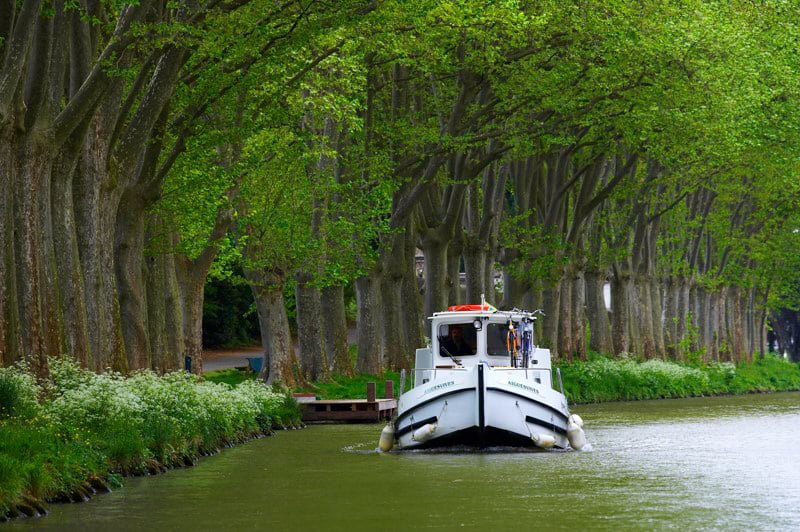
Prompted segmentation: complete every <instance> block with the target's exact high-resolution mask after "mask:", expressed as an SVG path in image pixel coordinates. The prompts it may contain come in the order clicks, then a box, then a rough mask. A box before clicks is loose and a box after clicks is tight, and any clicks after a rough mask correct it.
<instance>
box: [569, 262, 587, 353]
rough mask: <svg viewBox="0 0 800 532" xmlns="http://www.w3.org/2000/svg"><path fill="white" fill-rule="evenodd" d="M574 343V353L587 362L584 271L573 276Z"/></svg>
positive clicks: (578, 271) (578, 270)
mask: <svg viewBox="0 0 800 532" xmlns="http://www.w3.org/2000/svg"><path fill="white" fill-rule="evenodd" d="M571 283H572V332H571V334H572V343H573V346H572V348H573V353H574V355H575V356H576V357H578V358H579V359H580V360H586V280H585V276H584V272H583V270H582V269H580V268H579V269H577V270H576V271H575V273H574V274H573V276H572V279H571Z"/></svg>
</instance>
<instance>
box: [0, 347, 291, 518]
mask: <svg viewBox="0 0 800 532" xmlns="http://www.w3.org/2000/svg"><path fill="white" fill-rule="evenodd" d="M294 423H299V410H298V407H297V403H296V402H295V401H294V400H292V399H291V398H290V397H287V396H286V395H284V394H280V393H276V392H274V391H273V390H272V389H271V388H268V387H266V386H264V385H262V384H259V383H256V382H252V381H251V382H245V383H242V384H240V385H238V386H236V387H231V386H227V385H224V384H216V383H211V382H203V381H201V380H199V379H198V378H197V377H195V376H193V375H189V374H186V373H184V372H176V373H171V374H167V375H164V376H157V375H155V374H153V373H151V372H139V373H135V374H133V375H131V376H128V377H124V376H122V375H119V374H114V373H107V374H103V375H97V374H95V373H92V372H88V371H85V370H81V369H80V368H78V367H77V366H76V365H75V364H74V363H72V362H70V361H65V360H54V361H52V362H51V377H50V380H48V381H47V382H45V383H41V384H40V383H37V382H36V381H35V380H34V378H33V377H32V376H31V375H30V374H29V373H28V372H26V371H25V370H24V368H19V367H12V368H0V520H2V519H3V518H4V517H14V516H16V515H18V514H28V515H31V514H36V513H41V512H42V510H43V509H42V508H41V501H53V500H59V501H78V500H84V499H86V498H88V497H89V496H90V495H91V494H93V493H95V492H96V491H104V490H106V489H108V485H109V484H111V485H112V486H113V485H115V484H118V483H119V481H120V478H121V477H122V476H124V475H130V474H147V473H156V472H159V471H164V470H166V469H167V468H170V467H175V466H180V465H191V464H192V463H194V461H195V460H196V459H197V457H198V456H201V455H207V454H212V453H215V452H217V451H218V450H219V449H220V448H222V447H226V446H230V445H232V444H234V443H238V442H242V441H245V440H248V439H251V438H254V437H258V436H260V435H263V434H266V433H268V432H269V431H270V430H271V429H272V427H273V426H275V425H288V424H294Z"/></svg>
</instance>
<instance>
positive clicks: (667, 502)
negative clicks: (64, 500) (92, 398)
mask: <svg viewBox="0 0 800 532" xmlns="http://www.w3.org/2000/svg"><path fill="white" fill-rule="evenodd" d="M573 411H574V412H576V413H579V414H581V415H582V416H583V418H584V420H585V422H586V433H587V437H588V439H589V441H590V443H591V444H592V449H591V450H589V451H584V452H549V453H548V452H528V451H526V452H520V451H516V452H508V451H502V452H501V451H499V450H496V451H494V452H482V453H477V452H422V451H420V452H398V453H390V454H379V453H376V452H375V451H374V449H375V447H376V445H377V440H378V433H379V431H380V428H381V427H380V426H376V425H328V426H313V427H310V428H308V429H306V430H302V431H290V432H282V433H279V434H278V435H277V436H275V437H273V438H266V439H264V440H259V441H256V442H252V443H250V444H247V445H244V446H242V447H239V448H236V449H231V450H226V451H225V452H223V453H222V454H220V455H218V456H216V457H213V458H208V459H204V460H202V461H201V462H200V464H199V465H198V466H196V467H194V468H190V469H183V470H176V471H171V472H169V473H167V474H165V475H160V476H156V477H151V478H136V479H128V480H127V481H126V483H125V487H124V488H123V489H120V490H117V491H115V492H114V493H111V494H108V495H102V496H98V497H96V498H95V499H94V500H93V501H91V502H89V503H87V504H76V505H54V506H53V507H52V513H51V514H50V515H49V516H47V517H45V518H43V519H38V520H27V521H21V520H18V521H16V522H14V523H12V524H10V525H6V526H5V527H4V526H0V529H3V528H5V529H7V530H17V529H27V528H38V529H52V530H416V529H432V530H455V529H468V530H487V531H488V530H526V529H527V530H554V529H568V530H582V529H587V528H591V529H606V530H618V529H637V530H653V529H690V530H698V529H707V530H720V529H724V530H730V529H736V530H738V529H756V530H800V394H797V393H788V394H773V395H753V396H745V397H724V398H701V399H686V400H668V401H647V402H636V403H610V404H605V405H592V406H579V407H575V408H574V409H573Z"/></svg>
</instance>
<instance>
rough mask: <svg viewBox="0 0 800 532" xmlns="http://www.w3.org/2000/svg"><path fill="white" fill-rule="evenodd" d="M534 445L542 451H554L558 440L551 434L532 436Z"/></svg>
mask: <svg viewBox="0 0 800 532" xmlns="http://www.w3.org/2000/svg"><path fill="white" fill-rule="evenodd" d="M531 439H532V440H533V444H534V445H536V446H537V447H541V448H542V449H552V447H553V445H555V444H556V439H555V438H554V437H553V436H550V435H549V434H531Z"/></svg>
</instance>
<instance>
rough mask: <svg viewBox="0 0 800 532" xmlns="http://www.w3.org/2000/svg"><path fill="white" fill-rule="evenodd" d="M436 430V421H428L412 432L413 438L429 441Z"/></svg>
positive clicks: (414, 439) (419, 440) (413, 439)
mask: <svg viewBox="0 0 800 532" xmlns="http://www.w3.org/2000/svg"><path fill="white" fill-rule="evenodd" d="M434 432H436V423H427V424H425V425H422V426H421V427H420V428H418V429H417V430H415V431H414V432H413V433H412V434H411V440H412V441H418V442H424V441H428V440H430V439H431V437H432V436H433V433H434Z"/></svg>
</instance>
